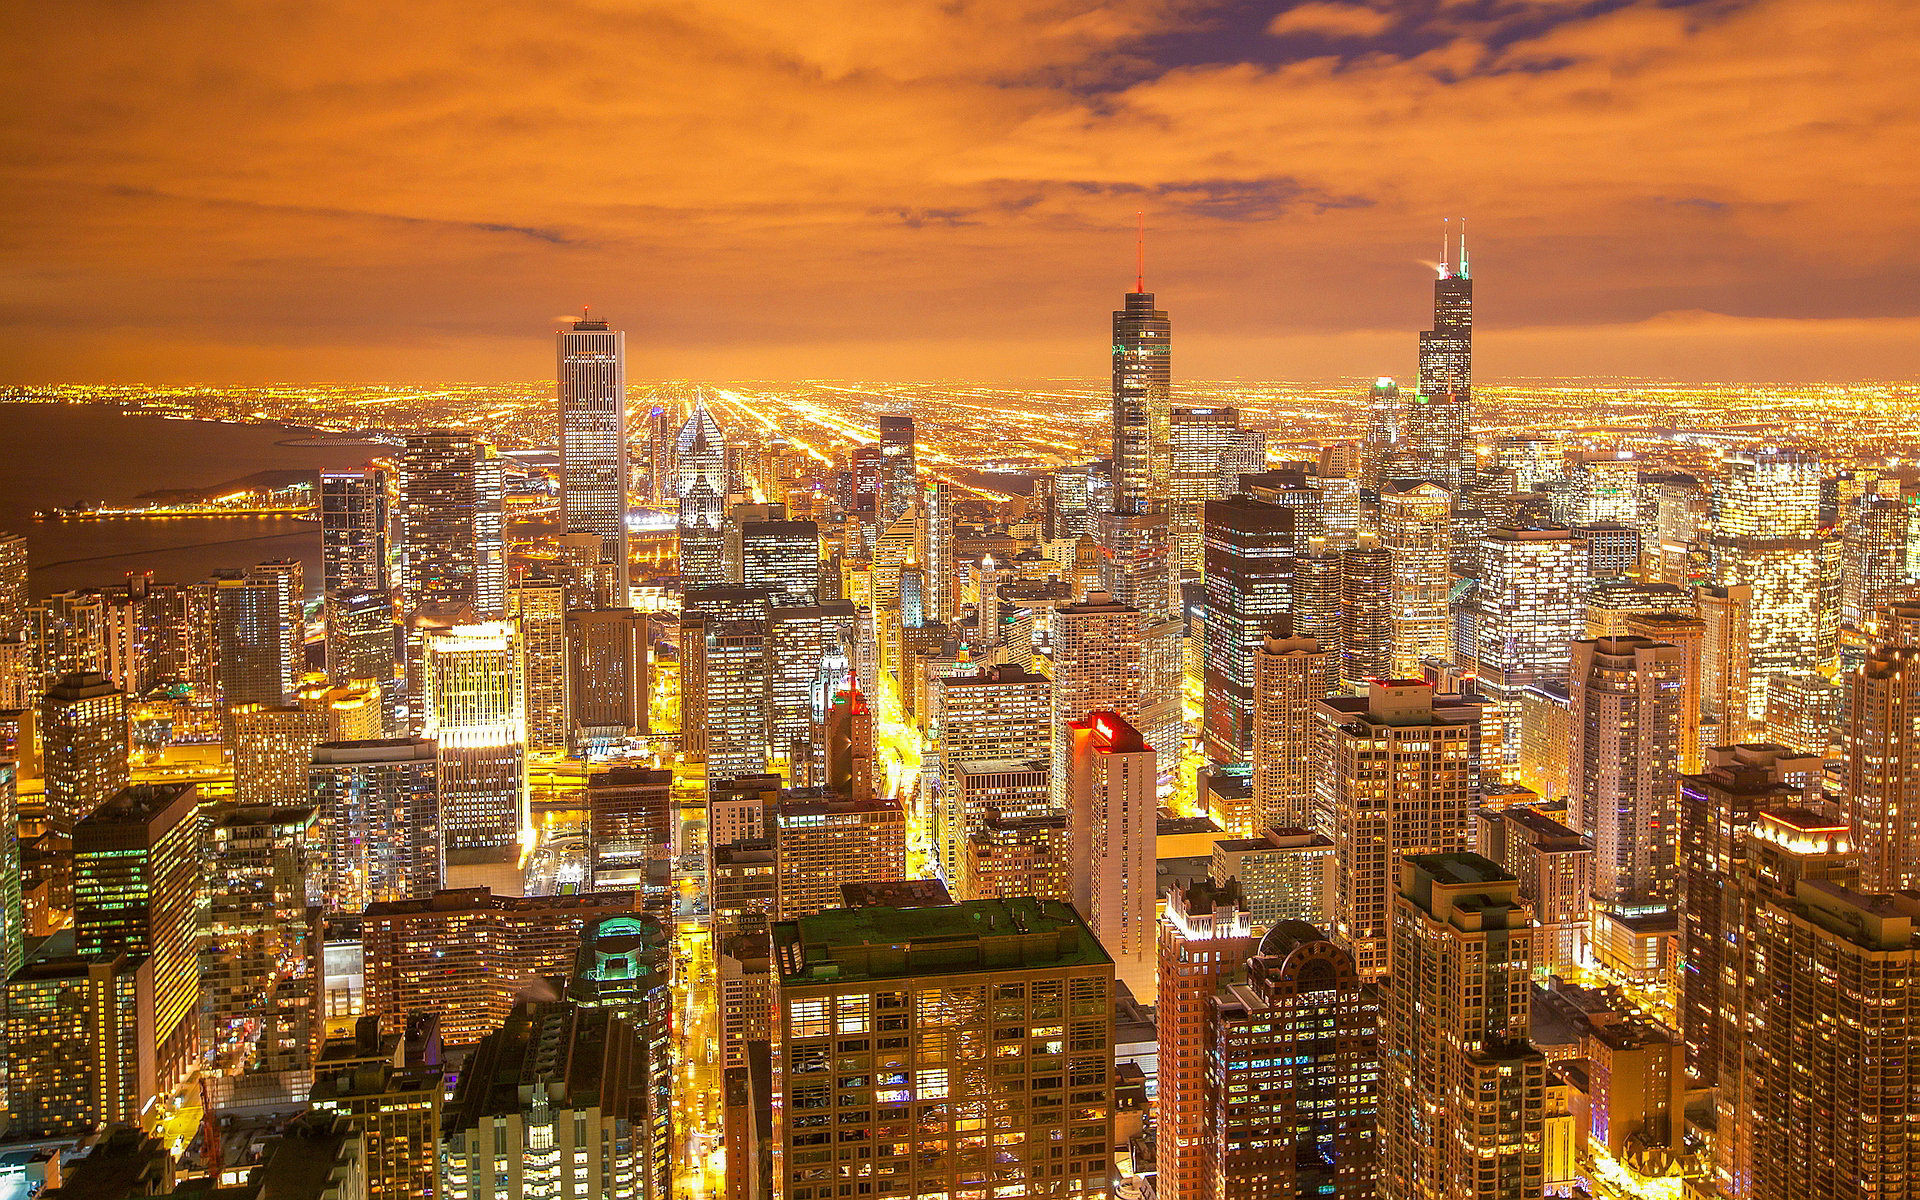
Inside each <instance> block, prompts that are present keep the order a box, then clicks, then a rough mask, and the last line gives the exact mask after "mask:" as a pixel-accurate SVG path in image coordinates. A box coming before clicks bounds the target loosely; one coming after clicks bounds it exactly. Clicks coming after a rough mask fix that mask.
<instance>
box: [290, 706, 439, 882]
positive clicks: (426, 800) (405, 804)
mask: <svg viewBox="0 0 1920 1200" xmlns="http://www.w3.org/2000/svg"><path fill="white" fill-rule="evenodd" d="M434 760H435V753H434V744H433V743H432V742H430V741H428V740H426V739H425V738H392V739H379V740H366V741H351V742H323V743H321V744H320V745H319V746H316V747H315V748H314V751H313V761H312V763H311V764H310V765H309V766H308V767H307V787H308V791H309V794H310V795H311V796H312V798H313V805H314V808H315V810H316V812H315V819H316V821H317V827H316V829H315V835H314V837H315V845H316V847H317V852H316V854H315V856H314V857H315V862H314V864H313V869H312V874H313V878H314V879H315V881H316V882H317V883H318V884H319V887H318V888H317V889H316V890H317V891H318V892H319V894H320V897H321V900H322V902H323V903H324V904H325V905H326V907H327V908H329V909H333V910H336V911H341V912H349V913H357V912H359V911H360V910H361V909H363V908H365V907H366V906H367V905H369V904H373V903H375V902H378V901H383V900H405V899H406V898H408V897H409V896H428V895H432V894H433V893H434V892H435V891H437V890H438V889H439V887H440V885H441V882H442V879H443V876H442V872H441V861H440V780H439V772H438V770H437V769H436V766H435V761H434Z"/></svg>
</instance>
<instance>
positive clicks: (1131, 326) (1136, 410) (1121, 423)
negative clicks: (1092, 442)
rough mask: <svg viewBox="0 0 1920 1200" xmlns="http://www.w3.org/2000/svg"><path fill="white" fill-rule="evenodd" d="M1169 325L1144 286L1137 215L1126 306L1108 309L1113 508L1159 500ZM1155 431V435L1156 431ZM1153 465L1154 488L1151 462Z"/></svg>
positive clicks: (1164, 463) (1169, 373) (1163, 485)
mask: <svg viewBox="0 0 1920 1200" xmlns="http://www.w3.org/2000/svg"><path fill="white" fill-rule="evenodd" d="M1171 338H1172V326H1171V325H1170V324H1169V323H1168V321H1167V314H1166V312H1165V311H1164V310H1162V309H1158V308H1155V307H1154V306H1153V293H1152V292H1149V291H1148V290H1147V256H1146V226H1145V218H1144V216H1143V217H1142V224H1141V232H1140V237H1139V242H1138V270H1137V273H1136V275H1135V276H1134V283H1133V290H1132V291H1131V292H1128V293H1127V298H1126V307H1125V308H1122V309H1118V310H1116V311H1115V312H1114V314H1113V511H1114V512H1116V513H1140V512H1148V511H1150V510H1151V509H1152V508H1153V507H1154V505H1155V503H1156V502H1164V500H1165V497H1166V490H1167V472H1168V469H1169V461H1170V460H1169V459H1168V456H1167V450H1168V431H1169V428H1170V422H1171V420H1172V395H1173V392H1172V382H1173V361H1172V353H1173V343H1172V341H1171ZM1156 433H1157V435H1158V436H1157V437H1156V436H1155V435H1156ZM1156 464H1157V466H1158V468H1159V471H1158V476H1159V478H1158V490H1157V491H1156V489H1155V466H1156Z"/></svg>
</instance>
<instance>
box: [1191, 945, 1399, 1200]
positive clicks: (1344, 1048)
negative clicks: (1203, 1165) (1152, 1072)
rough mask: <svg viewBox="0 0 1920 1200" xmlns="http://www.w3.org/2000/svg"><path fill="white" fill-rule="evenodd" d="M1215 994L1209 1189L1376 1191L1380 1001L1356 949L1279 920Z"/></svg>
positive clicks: (1239, 1196)
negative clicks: (1364, 980) (1366, 982)
mask: <svg viewBox="0 0 1920 1200" xmlns="http://www.w3.org/2000/svg"><path fill="white" fill-rule="evenodd" d="M1210 1001H1211V1003H1210V1012H1209V1014H1208V1016H1209V1020H1208V1026H1209V1029H1208V1038H1207V1042H1208V1046H1209V1050H1208V1054H1207V1058H1206V1070H1207V1101H1208V1106H1209V1112H1208V1114H1207V1123H1206V1129H1207V1136H1206V1141H1207V1143H1208V1150H1209V1151H1210V1155H1209V1157H1210V1159H1211V1161H1210V1162H1209V1163H1208V1164H1207V1166H1208V1168H1209V1170H1208V1176H1209V1181H1210V1183H1211V1187H1209V1188H1208V1189H1207V1190H1206V1192H1205V1193H1204V1194H1205V1195H1207V1196H1209V1197H1213V1198H1215V1200H1262V1198H1264V1197H1276V1196H1285V1195H1288V1194H1289V1193H1291V1194H1292V1195H1295V1196H1332V1197H1336V1198H1338V1200H1363V1198H1367V1197H1372V1196H1373V1195H1375V1181H1374V1175H1375V1170H1376V1162H1375V1159H1376V1157H1377V1155H1378V1153H1379V1146H1378V1142H1379V1131H1378V1106H1379V1102H1380V1097H1379V1091H1380V1041H1379V1021H1380V1010H1379V1001H1378V1000H1377V999H1376V998H1375V996H1374V994H1373V992H1372V991H1371V990H1369V989H1366V988H1364V987H1362V985H1361V983H1360V979H1359V974H1358V972H1356V971H1355V970H1354V965H1353V957H1352V956H1351V955H1349V954H1348V953H1347V952H1346V951H1345V950H1343V949H1341V948H1340V947H1339V946H1338V945H1336V944H1335V943H1334V942H1332V941H1330V940H1329V939H1328V938H1327V936H1326V934H1324V933H1322V932H1321V931H1320V930H1319V929H1317V928H1315V927H1314V926H1313V925H1311V924H1309V923H1307V922H1305V921H1282V922H1281V923H1280V924H1278V925H1276V926H1274V928H1272V929H1271V930H1269V931H1268V932H1267V934H1266V936H1265V937H1263V938H1261V939H1260V945H1259V948H1258V949H1257V950H1256V951H1255V952H1254V954H1253V955H1252V957H1250V958H1249V959H1248V960H1247V961H1246V963H1245V965H1244V967H1242V968H1241V971H1240V972H1238V973H1237V974H1236V976H1235V977H1233V978H1230V979H1228V980H1227V981H1226V982H1225V986H1224V987H1222V988H1220V989H1218V990H1217V991H1215V993H1214V994H1213V996H1212V997H1211V998H1210ZM1165 1061H1166V1060H1165V1059H1164V1058H1163V1059H1162V1060H1161V1062H1162V1064H1163V1065H1162V1067H1161V1070H1162V1071H1163V1072H1164V1071H1165V1070H1166V1067H1165V1066H1164V1063H1165ZM1164 1087H1165V1085H1164V1084H1162V1088H1163V1089H1164ZM1163 1094H1164V1091H1163ZM1162 1170H1163V1171H1164V1170H1165V1168H1164V1167H1162Z"/></svg>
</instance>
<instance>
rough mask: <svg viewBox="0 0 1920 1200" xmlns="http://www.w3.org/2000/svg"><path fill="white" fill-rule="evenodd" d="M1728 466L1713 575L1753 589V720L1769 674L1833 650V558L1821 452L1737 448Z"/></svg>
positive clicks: (1717, 508) (1719, 492)
mask: <svg viewBox="0 0 1920 1200" xmlns="http://www.w3.org/2000/svg"><path fill="white" fill-rule="evenodd" d="M1726 467H1727V477H1726V479H1725V480H1723V481H1722V483H1721V485H1720V486H1719V487H1717V488H1715V489H1714V491H1713V501H1714V512H1713V539H1712V543H1711V546H1712V568H1713V576H1714V582H1715V583H1717V584H1719V585H1720V586H1722V587H1729V586H1732V585H1734V584H1744V585H1746V586H1747V587H1750V588H1752V589H1753V599H1752V604H1751V606H1750V607H1749V609H1748V615H1747V636H1748V641H1749V643H1750V645H1751V646H1752V652H1751V658H1752V663H1753V672H1752V675H1751V676H1750V678H1749V681H1748V689H1747V717H1748V720H1749V721H1753V722H1759V721H1763V720H1765V719H1766V679H1767V676H1768V675H1770V674H1772V673H1774V672H1787V673H1791V672H1794V671H1804V670H1807V669H1809V668H1810V667H1819V666H1820V665H1822V664H1824V663H1825V662H1826V661H1827V660H1828V659H1829V658H1831V657H1832V656H1833V654H1834V633H1835V622H1836V619H1837V617H1838V613H1837V612H1836V611H1833V610H1830V609H1829V608H1828V606H1827V603H1826V601H1827V599H1829V598H1830V597H1831V594H1832V590H1831V589H1830V588H1828V587H1826V586H1825V582H1824V581H1823V578H1822V575H1823V571H1824V570H1825V568H1826V564H1828V563H1830V562H1831V561H1832V560H1831V556H1830V555H1828V554H1827V553H1826V544H1827V541H1828V538H1827V535H1826V534H1824V533H1823V532H1822V529H1821V524H1820V460H1819V459H1817V458H1813V457H1810V456H1807V455H1804V454H1794V453H1789V452H1785V451H1768V452H1764V453H1747V452H1738V453H1734V454H1730V455H1728V456H1727V460H1726ZM1722 740H1725V739H1724V735H1723V739H1722Z"/></svg>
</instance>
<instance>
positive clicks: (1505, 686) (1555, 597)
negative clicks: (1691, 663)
mask: <svg viewBox="0 0 1920 1200" xmlns="http://www.w3.org/2000/svg"><path fill="white" fill-rule="evenodd" d="M1481 547H1482V550H1481V557H1482V564H1483V571H1484V575H1483V577H1482V578H1481V579H1480V581H1479V586H1478V588H1477V589H1476V591H1475V598H1474V600H1473V610H1472V613H1471V618H1472V626H1471V629H1470V636H1471V643H1470V645H1471V649H1472V651H1473V654H1474V662H1473V664H1472V665H1473V667H1474V669H1475V672H1476V674H1477V676H1478V679H1479V682H1478V684H1477V685H1476V686H1477V687H1478V690H1479V692H1480V694H1481V695H1483V696H1485V697H1487V698H1488V699H1489V700H1490V701H1492V702H1493V706H1494V708H1495V709H1496V710H1497V713H1498V717H1499V720H1498V725H1499V730H1498V733H1499V736H1498V737H1497V738H1496V737H1494V736H1492V735H1493V734H1494V732H1495V731H1493V730H1489V731H1488V733H1489V738H1488V745H1487V769H1488V770H1489V772H1492V773H1495V774H1497V775H1499V776H1501V777H1503V778H1504V777H1505V775H1506V774H1507V773H1509V772H1511V771H1512V770H1513V769H1514V767H1515V765H1516V764H1517V763H1518V761H1519V753H1520V746H1519V738H1518V736H1517V733H1518V730H1519V725H1520V722H1519V710H1520V696H1521V694H1522V693H1524V692H1525V691H1526V689H1527V688H1528V687H1530V686H1532V685H1533V684H1535V683H1543V682H1558V681H1560V680H1564V679H1565V678H1566V677H1567V671H1568V669H1569V663H1570V659H1569V657H1568V655H1569V651H1568V649H1567V648H1568V647H1569V646H1571V645H1572V644H1573V641H1574V639H1576V638H1578V637H1580V636H1582V635H1583V634H1584V633H1585V632H1586V587H1587V544H1586V543H1585V542H1583V541H1581V540H1580V539H1579V538H1576V537H1574V536H1573V534H1572V533H1571V532H1570V531H1569V530H1567V529H1564V528H1561V527H1558V526H1552V527H1543V528H1526V529H1521V528H1513V527H1502V528H1497V529H1490V530H1488V531H1487V536H1486V537H1485V539H1483V541H1482V543H1481ZM1462 665H1467V664H1464V663H1463V664H1462Z"/></svg>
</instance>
